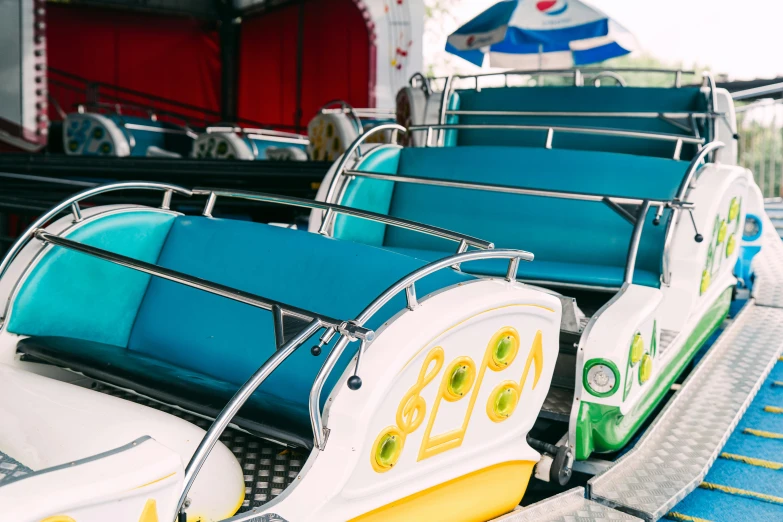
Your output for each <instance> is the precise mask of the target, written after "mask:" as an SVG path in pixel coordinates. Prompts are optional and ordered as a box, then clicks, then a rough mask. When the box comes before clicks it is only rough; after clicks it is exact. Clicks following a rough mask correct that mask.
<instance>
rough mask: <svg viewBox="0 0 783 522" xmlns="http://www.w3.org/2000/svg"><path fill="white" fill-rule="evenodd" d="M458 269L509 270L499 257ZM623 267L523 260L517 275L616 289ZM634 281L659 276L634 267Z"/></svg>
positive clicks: (431, 253)
mask: <svg viewBox="0 0 783 522" xmlns="http://www.w3.org/2000/svg"><path fill="white" fill-rule="evenodd" d="M387 248H389V250H392V251H394V252H398V253H400V254H405V255H407V256H411V257H415V258H418V259H421V260H424V261H429V262H432V261H435V260H437V259H442V258H444V257H446V256H448V255H451V253H449V252H441V251H437V250H415V249H410V248H398V247H387ZM461 269H462V270H463V271H464V272H466V273H469V274H475V275H486V276H495V277H503V276H505V275H506V271H507V269H508V262H507V261H504V260H501V259H486V260H480V261H473V262H470V263H464V264H463V265H462V267H461ZM624 276H625V269H624V268H623V267H614V266H602V265H591V264H586V263H577V262H573V263H561V262H558V261H538V260H534V261H531V262H522V263H520V264H519V269H518V270H517V277H518V278H519V279H522V280H526V281H542V282H543V281H547V282H555V283H562V284H565V285H591V286H600V287H611V288H619V287H620V286H622V284H623V279H624ZM633 282H634V283H635V284H637V285H644V286H652V287H657V286H659V284H660V276H659V275H658V274H655V273H653V272H649V271H647V270H638V269H637V270H634V277H633Z"/></svg>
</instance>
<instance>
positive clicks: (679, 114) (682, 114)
mask: <svg viewBox="0 0 783 522" xmlns="http://www.w3.org/2000/svg"><path fill="white" fill-rule="evenodd" d="M452 115H453V116H498V117H502V116H523V117H545V118H559V117H566V118H570V117H575V118H648V119H657V118H672V119H686V118H697V119H705V118H714V117H718V116H723V115H724V113H722V112H713V113H709V112H692V111H673V112H612V111H606V112H574V111H570V112H565V111H469V110H447V111H446V116H452Z"/></svg>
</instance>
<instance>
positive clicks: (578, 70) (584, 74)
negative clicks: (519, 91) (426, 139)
mask: <svg viewBox="0 0 783 522" xmlns="http://www.w3.org/2000/svg"><path fill="white" fill-rule="evenodd" d="M612 73H648V74H649V73H653V74H665V75H673V76H674V87H681V86H682V77H683V76H685V75H688V76H695V75H697V74H698V73H697V72H696V71H690V70H682V69H655V68H644V69H635V68H632V67H612V68H611V69H606V68H601V67H575V68H570V69H513V70H510V71H498V72H487V73H479V74H459V75H454V76H451V78H454V79H460V80H463V79H476V80H477V81H478V78H486V77H490V76H504V77H506V78H507V77H508V76H572V77H573V78H574V85H575V86H578V87H581V86H583V85H584V80H585V78H588V79H595V78H596V77H598V78H600V77H603V76H607V75H608V74H612ZM612 77H613V76H612ZM448 78H449V77H439V78H432V79H431V80H430V81H431V82H432V81H439V80H447V79H448ZM444 91H445V89H444Z"/></svg>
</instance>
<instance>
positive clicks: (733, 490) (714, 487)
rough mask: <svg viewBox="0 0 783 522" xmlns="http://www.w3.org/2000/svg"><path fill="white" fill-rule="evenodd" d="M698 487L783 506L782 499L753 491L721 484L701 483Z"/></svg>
mask: <svg viewBox="0 0 783 522" xmlns="http://www.w3.org/2000/svg"><path fill="white" fill-rule="evenodd" d="M699 487H700V488H703V489H708V490H711V491H720V492H723V493H728V494H729V495H737V496H739V497H746V498H752V499H755V500H761V501H762V502H769V503H770V504H780V505H783V497H775V496H773V495H766V494H764V493H757V492H755V491H749V490H747V489H739V488H733V487H731V486H724V485H722V484H715V483H712V482H702V483H701V484H699Z"/></svg>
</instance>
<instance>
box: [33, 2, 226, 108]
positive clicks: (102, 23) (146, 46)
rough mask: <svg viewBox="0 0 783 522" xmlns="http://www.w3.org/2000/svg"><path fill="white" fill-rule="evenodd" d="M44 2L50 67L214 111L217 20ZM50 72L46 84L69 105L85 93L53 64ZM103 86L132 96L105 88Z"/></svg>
mask: <svg viewBox="0 0 783 522" xmlns="http://www.w3.org/2000/svg"><path fill="white" fill-rule="evenodd" d="M46 10H47V24H46V26H47V55H48V66H49V68H50V69H56V70H61V71H64V72H66V73H70V74H73V75H77V76H80V77H83V78H86V79H88V80H90V81H98V82H104V83H108V84H112V85H117V86H121V87H125V88H128V89H133V90H136V91H140V92H142V93H146V94H150V95H154V96H159V97H162V98H167V99H171V100H176V101H179V102H182V103H186V104H189V105H194V106H197V107H202V108H205V109H208V110H211V111H215V112H217V111H219V104H220V46H219V39H218V34H217V31H216V28H215V25H214V23H210V22H205V21H202V20H196V19H193V18H187V17H175V16H162V15H158V14H147V13H134V12H130V11H124V10H115V9H100V8H95V7H84V6H66V5H56V4H48V5H47V8H46ZM49 77H50V80H53V81H50V86H49V90H50V92H51V94H52V95H53V96H54V98H55V99H56V100H57V101H58V102H59V103H60V105H61V106H62V108H63V109H64V110H65V111H66V112H69V111H71V110H72V109H73V104H74V103H80V102H84V101H85V98H84V94H83V93H78V92H74V91H73V90H70V89H66V88H64V87H62V86H60V85H58V84H57V83H55V82H57V81H60V82H62V81H65V80H64V79H63V78H62V77H61V76H59V75H57V74H56V72H54V71H52V72H50V74H49ZM67 83H69V84H73V83H74V82H71V81H67ZM101 94H109V95H112V94H116V95H118V96H121V97H126V98H128V97H130V98H133V96H129V95H127V94H123V93H113V92H111V90H108V89H102V90H101ZM136 100H137V101H138V102H139V103H141V102H143V101H144V100H143V98H138V97H137V98H136ZM154 105H155V108H156V109H159V110H166V109H171V110H175V111H178V112H183V111H182V110H181V108H175V107H171V106H166V104H165V103H160V102H158V103H154ZM185 112H187V111H185ZM51 116H52V117H53V118H56V114H52V115H51ZM211 119H213V120H214V118H211Z"/></svg>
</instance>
